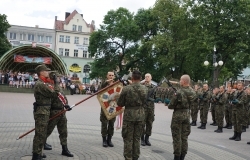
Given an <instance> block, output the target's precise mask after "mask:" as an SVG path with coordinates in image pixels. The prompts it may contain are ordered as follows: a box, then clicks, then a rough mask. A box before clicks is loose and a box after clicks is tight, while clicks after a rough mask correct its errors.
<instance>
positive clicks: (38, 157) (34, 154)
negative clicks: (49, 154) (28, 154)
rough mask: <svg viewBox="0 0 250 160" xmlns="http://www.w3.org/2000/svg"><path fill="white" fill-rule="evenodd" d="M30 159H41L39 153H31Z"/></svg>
mask: <svg viewBox="0 0 250 160" xmlns="http://www.w3.org/2000/svg"><path fill="white" fill-rule="evenodd" d="M32 160H43V158H42V157H41V155H40V154H37V153H33V155H32Z"/></svg>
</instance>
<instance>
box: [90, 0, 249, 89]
mask: <svg viewBox="0 0 250 160" xmlns="http://www.w3.org/2000/svg"><path fill="white" fill-rule="evenodd" d="M248 17H250V1H244V0H205V1H204V0H156V2H155V5H154V6H153V7H152V8H149V9H143V8H142V9H139V10H138V12H137V13H136V14H135V15H134V14H133V13H130V12H129V11H128V10H127V9H125V8H119V9H118V10H116V11H114V10H111V11H109V12H108V13H107V15H106V16H105V17H104V21H103V24H102V25H101V26H100V29H99V30H98V31H96V32H94V33H93V34H92V35H91V37H90V46H89V52H90V53H91V54H92V56H94V55H95V56H96V60H95V62H94V63H93V64H94V65H93V67H94V66H95V67H96V71H97V74H98V69H99V70H100V67H101V68H102V70H103V71H104V70H105V71H108V70H111V69H116V68H118V69H119V70H120V71H121V72H126V71H128V70H129V69H133V68H138V69H140V71H142V72H143V73H147V72H149V73H151V74H152V75H153V78H154V79H155V80H159V79H160V78H161V77H162V76H167V75H170V74H172V76H173V77H174V78H179V77H180V76H181V75H183V74H189V75H190V76H191V78H192V80H194V81H198V80H202V81H203V80H209V81H210V82H211V81H212V80H213V78H212V77H213V76H212V75H213V71H215V72H214V73H215V74H216V75H217V76H219V81H220V82H222V81H224V80H226V79H228V78H232V77H236V76H237V75H238V74H240V73H241V71H242V70H243V69H244V68H246V67H247V66H248V65H249V59H250V57H249V51H250V50H249V45H250V44H249V41H250V37H249V34H250V32H249V30H250V28H249V27H248V26H249V24H250V19H249V18H248ZM214 46H215V47H216V52H215V53H216V55H217V59H216V60H217V62H218V61H219V60H222V61H223V62H224V64H223V66H218V67H213V65H211V64H212V62H213V59H212V58H213V57H212V55H213V52H214V51H213V47H214ZM205 60H208V61H209V62H210V65H209V66H204V64H203V63H204V61H205ZM173 67H174V68H175V70H174V71H173V70H172V71H171V68H173ZM216 83H218V81H216ZM217 85H218V84H217Z"/></svg>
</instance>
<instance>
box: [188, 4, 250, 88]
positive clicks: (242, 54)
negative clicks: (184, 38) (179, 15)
mask: <svg viewBox="0 0 250 160" xmlns="http://www.w3.org/2000/svg"><path fill="white" fill-rule="evenodd" d="M185 2H186V3H185V5H186V6H185V7H186V8H189V12H187V13H188V14H189V19H190V21H192V22H193V24H194V26H195V31H196V32H195V34H193V35H190V36H191V38H190V39H189V42H190V44H191V46H192V48H193V51H194V53H195V55H193V56H199V55H200V56H202V57H206V55H207V54H208V53H212V52H213V46H214V45H215V46H216V49H217V53H218V54H221V55H222V60H223V62H224V65H223V66H222V67H216V68H215V74H216V75H217V76H219V74H220V73H221V74H220V78H221V79H220V80H221V81H222V80H223V77H228V76H230V75H231V74H233V75H234V77H235V76H237V75H238V74H240V73H241V71H242V69H244V68H246V67H247V65H248V64H249V58H250V57H249V51H250V50H249V45H250V43H249V42H250V37H249V36H250V35H249V33H250V32H249V31H250V28H249V27H248V26H249V24H250V23H249V22H250V20H249V18H248V17H249V16H250V1H241V0H230V1H229V0H206V1H204V0H196V1H194V0H187V1H185ZM192 39H193V40H194V39H195V40H196V42H197V43H192V42H191V41H190V40H192ZM200 56H199V57H200ZM210 60H211V59H210ZM199 65H200V66H201V64H199ZM223 68H225V69H224V70H227V71H230V72H221V71H222V69H223ZM212 69H213V68H212V67H210V68H208V69H207V70H206V71H209V70H210V72H211V70H212ZM208 77H209V75H207V76H206V78H207V79H208ZM210 77H212V76H210ZM210 80H211V79H210ZM216 85H217V86H218V81H216Z"/></svg>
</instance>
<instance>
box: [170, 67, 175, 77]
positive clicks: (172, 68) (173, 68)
mask: <svg viewBox="0 0 250 160" xmlns="http://www.w3.org/2000/svg"><path fill="white" fill-rule="evenodd" d="M169 69H170V70H171V72H172V78H173V75H174V71H175V67H171V68H169Z"/></svg>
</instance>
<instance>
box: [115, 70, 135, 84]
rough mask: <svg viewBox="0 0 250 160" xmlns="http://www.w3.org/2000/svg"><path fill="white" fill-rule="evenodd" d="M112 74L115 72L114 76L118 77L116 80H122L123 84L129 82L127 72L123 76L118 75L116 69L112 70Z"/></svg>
mask: <svg viewBox="0 0 250 160" xmlns="http://www.w3.org/2000/svg"><path fill="white" fill-rule="evenodd" d="M114 74H115V76H116V77H117V78H118V80H119V81H120V82H122V84H123V85H124V86H126V85H128V84H129V81H128V78H129V76H131V75H130V74H128V75H123V77H121V76H119V74H118V73H117V72H116V71H114Z"/></svg>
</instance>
